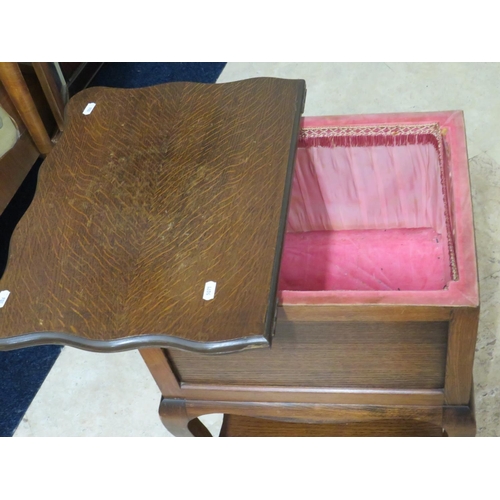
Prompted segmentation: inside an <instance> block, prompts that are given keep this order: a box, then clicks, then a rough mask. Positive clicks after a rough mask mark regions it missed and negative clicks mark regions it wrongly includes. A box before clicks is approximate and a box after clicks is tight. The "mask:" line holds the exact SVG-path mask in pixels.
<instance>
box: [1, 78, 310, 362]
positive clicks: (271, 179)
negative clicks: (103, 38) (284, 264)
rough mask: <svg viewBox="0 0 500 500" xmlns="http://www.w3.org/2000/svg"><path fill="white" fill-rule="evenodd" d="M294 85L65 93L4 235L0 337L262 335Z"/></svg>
mask: <svg viewBox="0 0 500 500" xmlns="http://www.w3.org/2000/svg"><path fill="white" fill-rule="evenodd" d="M304 93H305V84H304V82H303V81H301V80H280V79H274V78H257V79H251V80H246V81H241V82H234V83H227V84H214V85H210V84H198V83H170V84H164V85H159V86H155V87H149V88H143V89H132V90H125V89H109V88H91V89H88V90H85V91H83V92H81V93H79V94H77V95H76V96H75V97H74V98H72V100H71V101H70V103H69V106H68V109H67V113H68V114H67V126H66V128H65V131H64V133H63V135H62V137H61V139H60V140H59V142H58V143H57V145H56V146H55V148H54V149H53V151H52V152H51V153H50V154H49V156H48V157H47V159H46V160H45V161H44V163H43V165H42V167H41V169H40V174H39V180H38V186H37V192H36V195H35V199H34V201H33V203H32V205H31V206H30V208H29V209H28V211H27V212H26V214H25V215H24V216H23V218H22V219H21V221H20V223H19V224H18V227H17V228H16V230H15V231H14V234H13V237H12V239H11V243H10V253H9V260H8V263H7V268H6V271H5V273H4V275H3V277H2V278H1V280H0V290H3V291H8V292H10V294H7V292H4V293H3V296H6V295H8V297H7V299H6V300H5V301H4V304H3V307H1V308H0V349H12V348H16V347H25V346H29V345H37V344H47V343H59V344H68V345H72V346H77V347H82V348H85V349H89V350H95V351H113V350H124V349H132V348H140V347H153V346H160V347H169V346H171V347H181V348H185V349H191V350H198V351H208V352H210V351H216V352H218V351H220V352H223V351H230V350H237V349H241V348H244V347H250V346H264V345H268V343H269V339H270V336H271V334H272V330H273V326H274V314H275V307H276V282H277V274H278V269H279V259H280V255H281V247H282V240H283V233H284V226H285V218H286V210H287V202H288V195H289V189H290V181H291V175H292V170H293V161H294V155H295V148H296V140H297V135H298V131H299V121H300V115H301V112H302V107H303V100H304ZM89 103H95V106H94V105H93V104H91V105H90V106H88V105H89ZM92 108H93V109H92ZM1 296H2V294H0V297H1ZM1 303H2V301H0V305H1Z"/></svg>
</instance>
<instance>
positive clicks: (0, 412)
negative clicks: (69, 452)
mask: <svg viewBox="0 0 500 500" xmlns="http://www.w3.org/2000/svg"><path fill="white" fill-rule="evenodd" d="M225 65H226V63H106V64H105V65H104V66H103V67H102V68H101V70H100V71H99V73H98V74H97V75H96V77H95V78H94V80H93V81H92V83H91V85H90V86H105V87H121V88H137V87H148V86H151V85H157V84H160V83H167V82H178V81H190V82H203V83H214V82H215V81H216V80H217V78H218V77H219V75H220V74H221V72H222V70H223V69H224V66H225ZM40 163H41V162H37V163H36V164H35V166H34V167H33V168H32V170H31V172H30V173H29V174H28V176H27V177H26V180H25V181H24V182H23V184H22V186H21V187H20V188H19V190H18V192H17V193H16V195H15V196H14V198H13V199H12V201H11V203H10V204H9V206H8V207H7V208H6V209H5V211H4V212H3V213H2V214H1V215H0V275H1V274H3V272H4V269H5V265H6V262H7V255H8V253H7V252H8V243H9V240H10V237H11V235H12V231H13V230H14V228H15V226H16V224H17V222H18V221H19V220H20V218H21V217H22V215H23V214H24V212H25V211H26V209H27V208H28V206H29V204H30V203H31V201H32V199H33V195H34V192H35V189H36V179H37V175H38V169H39V168H40ZM60 352H61V347H59V346H40V347H29V348H26V349H19V350H17V351H8V352H3V351H0V437H6V436H12V435H13V434H14V432H15V430H16V429H17V427H18V425H19V423H20V422H21V419H22V418H23V416H24V414H25V413H26V410H27V409H28V407H29V405H30V404H31V401H32V400H33V398H34V397H35V395H36V393H37V392H38V390H39V389H40V386H41V385H42V383H43V381H44V380H45V377H46V376H47V374H48V373H49V371H50V369H51V368H52V366H53V364H54V362H55V361H56V359H57V357H58V356H59V353H60Z"/></svg>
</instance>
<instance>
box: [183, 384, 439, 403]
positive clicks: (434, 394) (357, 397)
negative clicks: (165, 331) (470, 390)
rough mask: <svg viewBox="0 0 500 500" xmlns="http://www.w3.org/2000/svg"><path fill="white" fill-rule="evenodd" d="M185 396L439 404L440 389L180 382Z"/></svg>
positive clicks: (318, 401)
mask: <svg viewBox="0 0 500 500" xmlns="http://www.w3.org/2000/svg"><path fill="white" fill-rule="evenodd" d="M180 394H181V395H182V397H183V398H186V399H206V400H220V401H252V402H259V401H261V402H281V403H286V402H290V401H294V402H300V403H325V404H389V405H391V404H392V405H428V406H440V405H442V404H443V391H441V390H384V389H343V388H330V387H320V388H314V387H276V386H266V387H263V386H223V385H205V384H181V392H180Z"/></svg>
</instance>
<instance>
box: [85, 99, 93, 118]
mask: <svg viewBox="0 0 500 500" xmlns="http://www.w3.org/2000/svg"><path fill="white" fill-rule="evenodd" d="M94 108H95V102H89V103H88V104H87V105H86V106H85V109H84V110H83V114H84V115H90V113H92V111H93V110H94Z"/></svg>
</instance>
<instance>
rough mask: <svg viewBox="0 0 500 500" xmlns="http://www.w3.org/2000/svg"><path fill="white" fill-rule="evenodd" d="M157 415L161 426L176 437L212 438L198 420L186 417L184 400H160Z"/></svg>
mask: <svg viewBox="0 0 500 500" xmlns="http://www.w3.org/2000/svg"><path fill="white" fill-rule="evenodd" d="M159 413H160V419H161V421H162V423H163V425H164V426H165V427H166V429H167V430H168V431H169V432H171V433H172V434H173V435H174V436H176V437H212V435H211V434H210V432H209V431H208V429H207V428H206V427H205V426H204V425H203V424H202V423H201V421H200V420H199V419H198V418H194V419H190V418H189V417H188V415H187V412H186V402H185V400H184V399H173V398H162V400H161V403H160V410H159Z"/></svg>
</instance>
